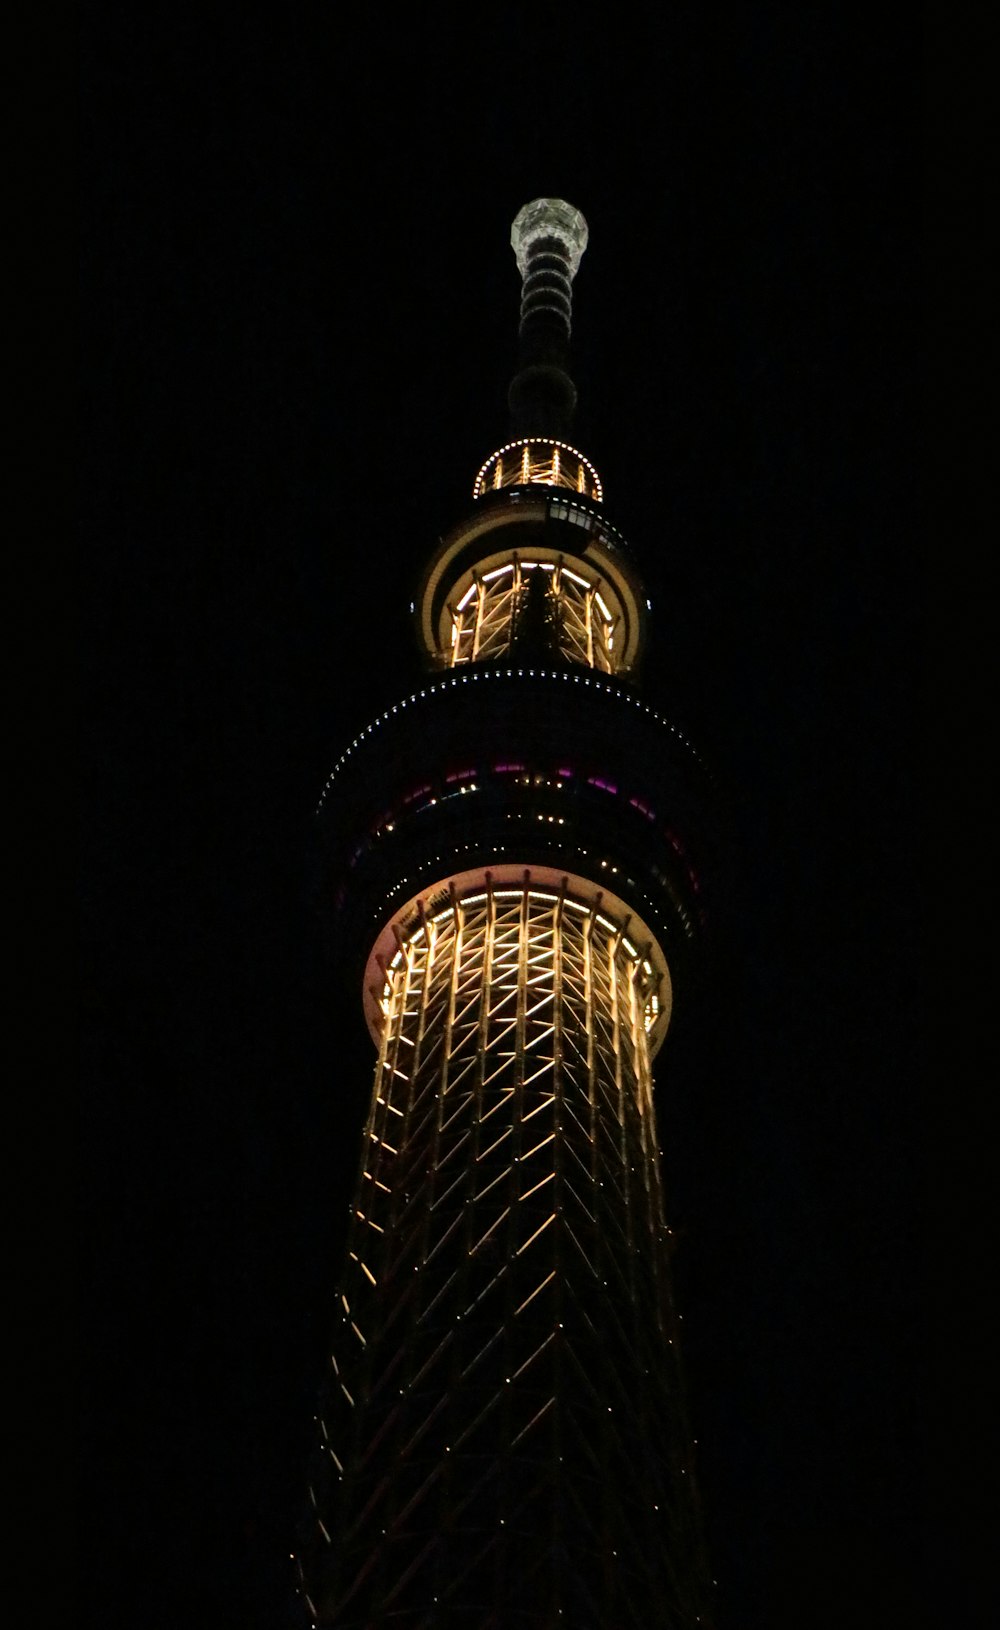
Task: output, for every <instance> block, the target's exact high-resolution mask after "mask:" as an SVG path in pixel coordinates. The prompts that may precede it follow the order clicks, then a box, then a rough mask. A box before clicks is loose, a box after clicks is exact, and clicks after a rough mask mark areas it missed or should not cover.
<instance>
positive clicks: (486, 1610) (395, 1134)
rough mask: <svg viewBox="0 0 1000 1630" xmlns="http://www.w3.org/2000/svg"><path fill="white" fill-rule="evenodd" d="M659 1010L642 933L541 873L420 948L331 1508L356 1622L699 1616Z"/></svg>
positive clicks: (424, 931) (365, 1198) (459, 916)
mask: <svg viewBox="0 0 1000 1630" xmlns="http://www.w3.org/2000/svg"><path fill="white" fill-rule="evenodd" d="M653 995H654V991H653V977H652V969H651V967H650V964H649V963H648V961H647V960H646V959H645V958H644V957H643V954H642V952H641V950H640V949H639V948H638V947H637V946H635V944H634V943H633V942H632V941H631V940H630V939H629V937H628V934H627V932H626V931H625V928H624V926H623V924H622V923H621V922H616V921H615V920H614V919H613V918H611V917H609V916H608V915H607V914H606V913H605V912H604V911H602V910H601V908H600V905H599V903H598V902H597V901H596V900H590V901H586V900H581V899H577V898H573V897H571V896H569V895H568V894H567V893H566V891H565V889H560V890H558V891H557V890H552V889H547V888H539V887H536V886H533V885H532V884H531V882H530V881H525V882H522V883H521V884H520V885H517V886H511V885H509V884H506V885H503V886H494V885H493V883H492V882H491V881H489V880H486V882H485V885H484V886H483V887H481V888H478V889H476V890H473V891H469V892H468V893H466V894H465V895H464V896H460V895H458V894H457V893H456V894H455V895H454V896H453V898H452V899H451V900H450V901H449V902H448V904H447V905H445V906H444V907H442V908H441V909H439V910H437V911H436V912H435V913H434V914H433V915H428V914H426V913H425V914H424V916H423V918H422V919H420V918H418V919H417V922H416V924H415V926H414V929H413V931H412V932H411V933H410V934H409V935H408V936H406V937H405V938H401V943H400V944H399V946H398V949H397V951H396V954H395V957H394V959H393V962H392V964H391V965H390V966H389V967H388V968H387V971H386V981H385V989H384V995H383V1001H382V1006H383V1012H384V1027H383V1035H382V1042H381V1047H380V1051H379V1059H378V1065H377V1068H376V1075H375V1087H374V1093H373V1098H372V1105H371V1111H370V1115H369V1120H368V1125H367V1129H366V1134H365V1140H364V1151H363V1157H362V1169H361V1175H360V1178H359V1182H358V1190H357V1196H356V1204H355V1208H354V1216H353V1224H352V1229H351V1236H350V1240H349V1255H348V1269H347V1272H346V1274H345V1277H344V1280H343V1284H342V1292H341V1299H340V1323H341V1332H340V1337H339V1339H338V1340H336V1341H335V1343H334V1353H335V1355H336V1356H335V1364H336V1378H335V1383H334V1386H333V1389H332V1393H331V1407H330V1409H329V1410H328V1411H327V1412H326V1414H325V1415H324V1419H323V1423H322V1435H323V1439H324V1443H325V1446H326V1452H325V1457H324V1459H325V1467H324V1479H323V1480H324V1483H325V1485H326V1486H325V1488H321V1489H316V1488H315V1487H314V1489H313V1496H314V1499H315V1500H316V1502H317V1505H318V1506H319V1507H321V1508H322V1509H323V1511H324V1521H325V1522H326V1523H327V1524H328V1528H327V1531H328V1532H330V1526H329V1525H333V1527H334V1529H335V1531H339V1535H340V1540H339V1547H338V1550H337V1553H336V1554H335V1553H334V1552H333V1551H332V1550H330V1554H329V1566H328V1567H324V1566H323V1563H324V1558H323V1556H322V1552H321V1550H318V1548H314V1557H313V1568H314V1573H313V1578H314V1579H316V1578H321V1579H323V1580H325V1582H326V1586H325V1588H326V1590H327V1591H328V1593H329V1594H328V1595H327V1598H326V1600H325V1601H323V1602H314V1607H315V1608H316V1609H317V1610H318V1611H320V1612H323V1613H324V1616H325V1614H326V1613H330V1612H332V1613H333V1622H334V1623H336V1624H338V1625H343V1626H345V1627H347V1626H358V1627H361V1626H369V1625H381V1624H386V1625H389V1624H392V1625H396V1624H398V1625H400V1626H407V1627H408V1626H413V1627H416V1626H418V1625H428V1626H430V1625H432V1624H439V1623H447V1624H448V1625H449V1626H451V1625H453V1624H454V1625H457V1624H468V1625H470V1626H472V1625H475V1626H477V1627H485V1626H487V1625H490V1624H495V1625H497V1626H501V1625H503V1626H507V1625H515V1624H518V1625H526V1626H527V1625H537V1626H542V1625H546V1626H547V1625H555V1624H557V1623H558V1622H560V1619H561V1620H562V1622H565V1623H567V1624H572V1625H575V1626H584V1625H593V1626H595V1627H596V1626H606V1625H614V1626H617V1627H621V1630H626V1627H629V1626H635V1627H636V1630H638V1627H639V1626H642V1627H643V1630H647V1627H648V1626H650V1625H651V1624H663V1625H674V1624H678V1625H680V1624H687V1623H691V1624H693V1623H694V1622H695V1616H696V1612H697V1603H696V1602H694V1601H693V1600H691V1599H690V1598H691V1592H690V1587H689V1586H685V1587H684V1589H682V1588H681V1586H680V1585H679V1583H678V1582H677V1581H676V1580H675V1579H674V1578H673V1577H672V1573H671V1570H670V1567H669V1564H668V1562H667V1558H666V1553H665V1551H664V1547H663V1544H662V1536H663V1532H664V1526H665V1525H666V1526H667V1527H669V1529H670V1530H671V1531H672V1533H673V1535H674V1538H675V1540H676V1539H678V1538H679V1537H680V1535H682V1534H683V1535H685V1536H686V1538H687V1543H688V1544H689V1545H690V1546H694V1545H695V1544H696V1543H697V1540H696V1528H697V1525H696V1523H695V1521H694V1514H693V1512H692V1510H691V1500H692V1498H693V1496H692V1490H691V1488H690V1486H689V1482H690V1479H689V1475H688V1474H689V1468H688V1467H687V1466H685V1465H684V1464H683V1452H682V1450H681V1446H683V1445H684V1444H685V1443H686V1442H687V1441H688V1438H687V1429H686V1426H685V1424H684V1421H683V1418H682V1412H681V1406H680V1390H679V1387H678V1386H677V1385H676V1384H675V1381H676V1378H675V1377H674V1378H668V1377H666V1376H665V1375H664V1368H665V1367H667V1368H668V1369H670V1368H672V1367H673V1354H674V1336H673V1325H672V1314H671V1311H670V1303H669V1296H668V1294H667V1281H666V1272H665V1267H666V1264H665V1227H664V1221H663V1210H662V1204H661V1198H660V1189H659V1171H658V1161H657V1144H656V1130H655V1115H654V1109H653V1101H652V1091H651V1075H650V1064H649V1053H648V1047H647V1029H648V1026H649V1024H650V1022H651V1017H652V1013H651V1001H652V997H653ZM498 1444H499V1445H502V1446H503V1452H502V1453H498V1452H497V1446H498ZM679 1450H681V1452H680V1453H679ZM312 1588H313V1589H314V1590H315V1589H316V1588H317V1587H316V1585H315V1584H314V1585H313V1586H312Z"/></svg>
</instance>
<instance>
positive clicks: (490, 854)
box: [317, 664, 714, 991]
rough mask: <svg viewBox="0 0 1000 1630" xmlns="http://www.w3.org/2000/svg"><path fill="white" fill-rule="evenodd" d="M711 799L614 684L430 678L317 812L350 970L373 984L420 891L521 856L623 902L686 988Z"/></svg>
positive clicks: (327, 792) (344, 762)
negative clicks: (371, 964) (376, 961)
mask: <svg viewBox="0 0 1000 1630" xmlns="http://www.w3.org/2000/svg"><path fill="white" fill-rule="evenodd" d="M713 802H714V800H713V798H712V795H711V784H710V777H709V776H708V774H707V772H706V769H705V766H704V765H703V763H702V761H701V760H700V758H699V757H698V755H697V753H696V752H695V750H694V749H693V747H692V746H691V744H690V743H689V742H688V741H687V739H686V738H685V737H684V736H683V735H682V734H681V733H680V731H678V730H677V729H676V727H674V726H672V725H671V724H670V722H669V721H668V720H667V719H666V718H664V717H663V715H662V714H660V713H658V712H657V711H656V709H654V708H652V707H650V706H649V705H648V704H646V703H643V702H642V701H641V700H639V699H638V698H637V697H636V696H635V694H634V693H633V692H631V691H630V690H628V689H627V688H626V687H624V686H622V685H620V684H618V683H616V682H615V680H614V679H612V678H609V677H605V676H603V675H600V674H596V673H591V672H589V671H587V670H581V669H579V668H576V669H565V668H547V667H545V668H543V667H513V666H509V667H494V666H491V665H488V664H483V665H476V666H470V667H467V668H465V669H459V670H453V671H452V672H449V673H446V674H440V675H437V676H435V677H434V678H431V679H428V680H427V681H426V682H425V684H424V685H423V686H422V687H421V688H420V689H419V690H416V691H414V692H413V693H412V694H411V695H409V696H407V697H402V698H400V700H399V702H397V703H395V704H394V705H393V706H392V707H390V708H387V709H386V710H385V712H384V713H383V714H382V715H381V716H380V717H379V718H378V719H375V720H373V721H372V722H371V724H369V725H368V726H367V727H366V729H365V730H364V731H362V732H361V734H360V735H359V736H358V737H357V738H356V739H355V741H353V742H352V743H351V745H350V746H349V747H348V748H347V750H346V751H345V752H344V754H343V755H342V756H341V758H340V759H339V761H338V762H337V764H336V765H335V767H334V770H333V772H332V773H331V776H330V778H329V780H328V782H327V785H326V788H325V789H324V793H323V797H322V799H321V802H320V806H319V809H318V811H317V815H318V821H319V833H318V837H319V842H320V846H321V860H320V868H321V875H322V883H321V888H322V892H323V895H324V897H325V900H326V901H328V902H329V903H330V904H331V905H332V906H333V908H334V920H335V923H336V941H337V944H338V947H340V951H341V954H342V956H343V958H344V960H345V961H346V964H347V966H346V972H347V976H348V978H349V979H350V980H351V982H352V983H355V982H356V988H359V989H363V990H364V989H367V987H368V985H370V984H371V975H370V972H369V974H368V975H367V977H366V973H365V969H366V966H367V964H368V960H369V956H370V954H371V952H372V949H373V947H374V946H375V945H376V942H378V941H379V939H380V936H382V935H383V934H384V933H385V931H386V930H387V929H388V928H389V927H390V925H391V924H392V922H393V921H394V920H395V921H399V920H400V916H399V914H400V913H401V912H402V913H403V914H404V915H405V913H406V911H407V910H411V909H412V903H413V902H414V901H416V900H417V899H419V898H423V897H427V896H437V895H441V896H442V898H445V899H446V898H447V895H448V885H449V883H450V882H452V881H454V880H455V879H456V878H457V877H459V876H464V875H465V874H473V873H475V874H476V875H477V876H478V875H480V874H482V873H484V872H485V870H486V869H490V870H492V871H493V872H494V873H497V872H498V868H508V867H511V868H515V869H516V870H517V871H518V872H519V873H521V872H523V870H524V869H525V868H528V869H530V870H531V871H532V874H533V876H534V875H535V873H536V872H537V873H538V875H539V876H543V875H544V877H545V878H546V879H547V880H548V885H552V886H554V880H555V882H557V881H558V879H560V878H561V877H562V876H563V875H569V876H572V877H574V878H576V879H578V880H582V883H581V886H585V887H586V888H587V889H588V890H589V894H588V896H587V897H588V898H592V897H593V895H594V893H595V892H596V891H598V890H603V891H605V892H606V893H607V894H608V896H609V897H611V896H613V897H614V900H615V902H616V906H615V910H616V911H617V912H618V913H619V916H621V915H628V914H631V915H632V916H633V917H634V918H635V919H636V920H637V921H638V922H639V923H641V925H642V928H641V930H639V929H637V930H636V932H637V933H641V937H643V938H644V939H646V940H649V941H651V942H652V944H653V945H654V946H655V948H656V949H655V955H656V958H657V960H658V962H659V961H662V963H663V965H664V967H665V968H667V969H669V979H670V982H671V984H672V986H673V988H674V990H675V991H676V989H677V988H678V986H679V984H680V985H683V984H684V982H685V981H686V980H687V979H688V978H689V977H690V975H691V974H692V972H693V969H694V966H695V965H696V961H697V958H696V952H697V950H698V948H699V945H700V944H701V942H702V941H703V940H704V938H705V931H706V920H705V909H704V901H703V894H704V888H705V876H706V874H710V872H711V869H712V863H713V855H712V838H711V826H710V812H711V807H712V804H713ZM505 875H506V874H505Z"/></svg>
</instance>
